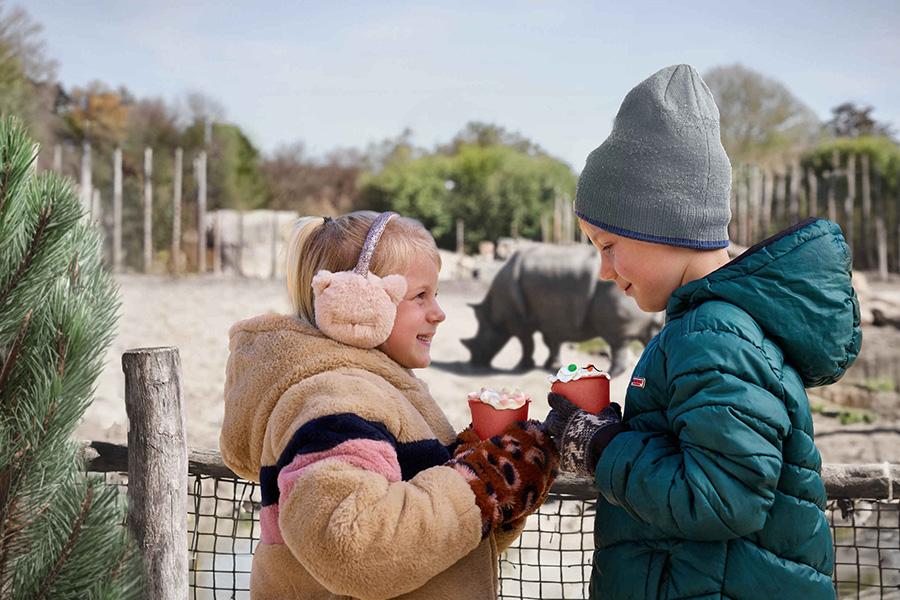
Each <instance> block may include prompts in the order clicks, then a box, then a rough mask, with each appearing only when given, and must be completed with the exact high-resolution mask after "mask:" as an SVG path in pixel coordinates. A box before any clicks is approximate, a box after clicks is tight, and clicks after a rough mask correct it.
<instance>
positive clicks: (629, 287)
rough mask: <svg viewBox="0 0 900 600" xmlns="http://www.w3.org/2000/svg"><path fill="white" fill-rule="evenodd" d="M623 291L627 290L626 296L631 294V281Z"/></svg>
mask: <svg viewBox="0 0 900 600" xmlns="http://www.w3.org/2000/svg"><path fill="white" fill-rule="evenodd" d="M622 291H623V292H625V295H626V296H630V295H631V294H629V293H628V292H629V291H631V284H630V283H629V284H628V285H626V286H625V289H624V290H622Z"/></svg>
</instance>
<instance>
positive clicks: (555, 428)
mask: <svg viewBox="0 0 900 600" xmlns="http://www.w3.org/2000/svg"><path fill="white" fill-rule="evenodd" d="M547 400H548V402H549V403H550V407H551V408H552V410H551V411H550V413H549V414H548V415H547V419H546V420H545V421H544V428H545V430H546V431H547V433H549V434H550V437H552V438H553V441H555V442H556V445H557V447H558V448H559V453H560V459H559V466H560V469H561V470H562V471H568V472H570V473H574V474H576V475H580V476H582V477H589V478H591V479H593V478H594V471H595V469H596V468H597V461H598V460H600V454H601V453H602V452H603V449H604V448H606V446H607V445H608V444H609V442H611V441H612V438H613V437H615V436H616V435H617V434H618V433H620V432H621V431H622V430H623V429H625V425H624V424H623V423H622V409H621V407H620V406H619V405H618V404H616V403H612V404H610V405H609V406H607V407H606V408H604V409H603V410H601V411H600V413H599V414H596V415H592V414H591V413H589V412H587V411H585V410H582V409H581V408H578V407H577V406H575V405H574V404H572V403H571V402H569V401H568V400H567V399H566V398H565V397H564V396H561V395H559V394H554V393H552V392H551V393H550V395H549V396H547Z"/></svg>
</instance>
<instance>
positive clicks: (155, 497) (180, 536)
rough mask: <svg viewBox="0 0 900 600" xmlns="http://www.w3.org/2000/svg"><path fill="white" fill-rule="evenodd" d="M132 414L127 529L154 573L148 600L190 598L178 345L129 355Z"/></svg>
mask: <svg viewBox="0 0 900 600" xmlns="http://www.w3.org/2000/svg"><path fill="white" fill-rule="evenodd" d="M122 370H123V371H124V372H125V412H126V414H127V415H128V528H129V530H130V531H131V534H132V536H133V537H134V539H135V541H136V542H137V544H138V547H139V548H140V551H141V554H142V555H143V557H144V564H145V568H146V570H147V577H146V580H145V588H144V593H143V594H142V598H145V599H146V600H187V598H188V592H189V588H188V552H187V546H186V544H187V539H188V537H187V509H188V506H187V497H188V494H187V491H188V461H187V439H186V437H185V423H184V406H183V403H182V387H181V359H180V358H179V356H178V349H177V348H142V349H136V350H128V351H127V352H125V353H124V354H123V355H122Z"/></svg>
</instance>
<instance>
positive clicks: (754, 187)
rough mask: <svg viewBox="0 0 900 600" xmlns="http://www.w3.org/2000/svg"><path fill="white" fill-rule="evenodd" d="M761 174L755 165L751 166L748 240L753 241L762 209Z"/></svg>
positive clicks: (756, 233)
mask: <svg viewBox="0 0 900 600" xmlns="http://www.w3.org/2000/svg"><path fill="white" fill-rule="evenodd" d="M762 188H763V175H762V171H761V170H760V169H759V167H757V166H755V165H754V166H753V170H752V171H751V178H750V229H749V231H750V234H749V235H750V239H749V240H748V242H752V243H755V242H756V241H757V239H758V238H760V237H762V236H760V235H759V215H760V212H761V210H762V194H763V191H762Z"/></svg>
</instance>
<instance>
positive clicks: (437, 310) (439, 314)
mask: <svg viewBox="0 0 900 600" xmlns="http://www.w3.org/2000/svg"><path fill="white" fill-rule="evenodd" d="M428 316H429V320H430V321H431V322H432V323H440V322H441V321H443V320H444V319H446V318H447V315H446V314H444V311H443V309H442V308H441V305H440V304H438V302H437V300H435V301H434V306H433V307H432V309H431V312H430V314H429V315H428Z"/></svg>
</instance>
